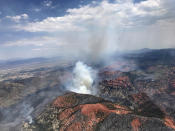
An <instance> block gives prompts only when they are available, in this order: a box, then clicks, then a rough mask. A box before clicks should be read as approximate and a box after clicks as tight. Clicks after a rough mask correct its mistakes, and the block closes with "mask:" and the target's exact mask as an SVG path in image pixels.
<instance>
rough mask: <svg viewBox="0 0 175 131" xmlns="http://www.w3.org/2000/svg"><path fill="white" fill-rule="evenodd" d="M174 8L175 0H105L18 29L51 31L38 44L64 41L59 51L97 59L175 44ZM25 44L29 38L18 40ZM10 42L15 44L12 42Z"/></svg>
mask: <svg viewBox="0 0 175 131" xmlns="http://www.w3.org/2000/svg"><path fill="white" fill-rule="evenodd" d="M174 10H175V1H174V0H146V1H142V2H140V3H134V2H133V0H116V1H114V2H112V3H111V2H109V1H108V0H103V1H102V2H92V3H91V4H88V5H84V6H81V7H79V8H73V9H68V10H67V13H66V15H64V16H59V17H48V18H46V19H43V20H41V21H36V22H29V23H27V24H25V25H20V24H18V25H17V26H16V27H15V28H16V29H17V30H23V31H27V32H45V33H48V34H49V35H48V38H49V40H47V41H46V42H40V40H39V39H40V38H39V37H38V41H39V42H38V43H43V44H47V42H48V43H49V41H51V42H53V43H54V42H55V44H56V43H58V42H59V43H62V50H60V52H63V53H67V52H69V53H70V52H72V53H73V55H77V56H82V54H83V55H86V56H87V55H88V56H89V58H91V59H96V58H99V57H100V58H103V57H104V56H105V55H106V54H111V53H112V52H116V51H117V50H131V49H140V48H172V47H175V43H174V42H175V37H174V35H175V12H174ZM52 35H54V40H55V41H54V40H52V38H53V36H52ZM41 39H42V38H41ZM29 41H30V39H29ZM24 43H28V44H29V42H28V41H27V40H24V41H22V42H21V41H17V42H16V44H17V45H23V44H24ZM30 43H33V42H30ZM35 43H36V42H35ZM7 45H15V44H14V43H13V42H11V43H10V44H7Z"/></svg>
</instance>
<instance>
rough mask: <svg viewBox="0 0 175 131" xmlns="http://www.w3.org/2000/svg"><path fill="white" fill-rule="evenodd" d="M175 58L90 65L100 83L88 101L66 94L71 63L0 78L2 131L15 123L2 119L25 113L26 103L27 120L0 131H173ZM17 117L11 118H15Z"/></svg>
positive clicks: (143, 56) (155, 54)
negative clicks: (27, 106) (96, 72)
mask: <svg viewBox="0 0 175 131" xmlns="http://www.w3.org/2000/svg"><path fill="white" fill-rule="evenodd" d="M174 56H175V50H173V49H164V50H146V51H140V52H134V53H133V52H131V53H128V54H125V55H123V56H122V57H121V58H120V59H115V57H114V58H113V61H112V62H110V63H108V64H105V65H100V64H96V65H93V64H90V65H91V66H92V67H94V68H95V69H97V70H98V74H97V76H98V77H97V78H96V79H95V83H94V85H95V86H94V88H96V90H97V92H96V93H95V94H89V95H88V94H78V93H74V92H70V91H66V89H65V87H64V85H65V83H67V82H69V79H70V78H72V74H71V71H72V65H73V64H70V63H69V64H67V66H65V65H63V66H61V67H60V66H59V67H58V66H57V67H54V68H53V67H50V68H39V69H37V70H30V71H25V72H24V71H23V72H20V73H19V72H18V73H15V74H13V73H11V74H10V73H8V76H7V75H3V80H2V79H1V83H0V101H1V103H0V106H1V108H0V111H1V113H0V118H1V119H0V127H4V126H2V125H4V124H6V123H9V122H11V123H13V121H15V120H14V119H11V117H7V118H6V116H9V114H10V113H11V111H12V110H13V109H15V110H17V111H18V110H23V108H22V107H23V106H21V105H22V103H25V106H26V103H27V105H30V106H29V108H27V109H26V110H27V111H29V110H30V112H29V113H28V114H29V115H22V118H21V117H20V118H19V119H20V120H19V121H18V124H15V126H14V125H12V126H11V128H10V129H9V128H1V129H4V131H5V130H10V131H11V130H19V129H20V130H24V131H31V130H32V131H58V130H60V131H66V130H67V131H71V130H72V131H86V130H87V131H91V130H99V131H103V130H104V131H106V130H107V131H108V130H109V131H117V130H118V131H131V130H132V131H159V130H160V131H173V130H175V57H174ZM14 76H15V78H14ZM17 76H19V77H17ZM16 77H17V78H16ZM20 77H23V78H20ZM1 78H2V77H1ZM28 103H30V104H28ZM31 108H32V110H31ZM5 110H7V111H5ZM17 111H16V112H17ZM16 112H13V113H11V114H12V116H17V115H19V113H16ZM4 114H5V115H4ZM23 114H25V113H23ZM19 116H21V114H20V115H19ZM28 117H29V118H31V119H29V118H28ZM5 118H6V119H5ZM7 126H8V125H7Z"/></svg>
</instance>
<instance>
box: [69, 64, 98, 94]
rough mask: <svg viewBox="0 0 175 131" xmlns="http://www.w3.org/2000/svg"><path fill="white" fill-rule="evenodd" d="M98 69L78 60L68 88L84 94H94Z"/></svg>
mask: <svg viewBox="0 0 175 131" xmlns="http://www.w3.org/2000/svg"><path fill="white" fill-rule="evenodd" d="M95 77H96V71H95V70H94V69H92V68H91V67H89V66H87V65H85V64H84V63H82V62H80V61H79V62H77V63H76V65H75V67H74V69H73V79H72V82H71V86H69V87H68V90H71V91H73V92H77V93H82V94H92V92H93V90H94V89H93V83H94V79H95Z"/></svg>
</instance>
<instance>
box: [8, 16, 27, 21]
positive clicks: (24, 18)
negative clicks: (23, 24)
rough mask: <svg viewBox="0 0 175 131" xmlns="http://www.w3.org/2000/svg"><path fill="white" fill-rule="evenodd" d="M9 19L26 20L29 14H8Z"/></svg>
mask: <svg viewBox="0 0 175 131" xmlns="http://www.w3.org/2000/svg"><path fill="white" fill-rule="evenodd" d="M6 18H7V19H10V20H12V21H15V22H19V21H20V20H26V19H28V18H29V16H28V15H27V14H21V15H16V16H6Z"/></svg>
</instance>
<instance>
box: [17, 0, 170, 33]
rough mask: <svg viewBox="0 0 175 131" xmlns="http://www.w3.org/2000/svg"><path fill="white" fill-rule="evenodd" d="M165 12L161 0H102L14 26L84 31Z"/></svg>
mask: <svg viewBox="0 0 175 131" xmlns="http://www.w3.org/2000/svg"><path fill="white" fill-rule="evenodd" d="M163 1H164V0H163ZM168 1H171V0H168ZM47 2H49V1H47ZM167 12H168V10H167V9H166V8H164V5H163V3H162V2H161V1H160V0H147V1H143V2H141V3H137V4H134V3H133V2H132V1H131V0H127V1H126V0H125V1H124V2H115V3H109V2H108V1H103V2H101V3H99V4H96V6H92V5H86V6H82V7H80V8H74V9H68V10H67V14H66V15H65V16H62V17H48V18H46V19H44V20H42V21H39V22H33V23H28V25H27V26H18V27H17V28H18V29H23V30H26V31H30V32H40V31H41V32H42V31H44V32H57V31H71V30H72V31H75V30H87V29H89V26H92V25H93V26H95V27H101V26H102V27H106V26H109V24H111V23H112V25H113V26H115V27H116V26H117V27H118V26H120V27H122V28H125V27H134V26H138V24H142V23H149V22H150V21H152V22H155V21H156V20H157V19H160V18H161V17H162V16H164V15H165V14H166V13H167Z"/></svg>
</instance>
